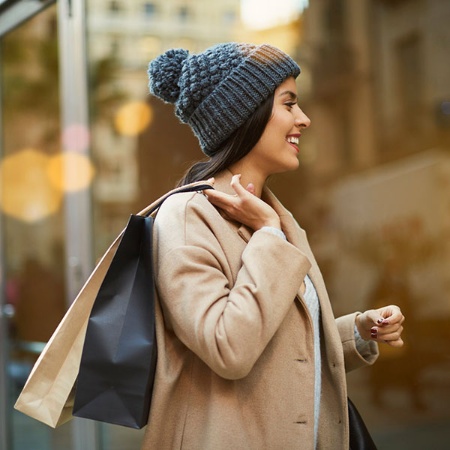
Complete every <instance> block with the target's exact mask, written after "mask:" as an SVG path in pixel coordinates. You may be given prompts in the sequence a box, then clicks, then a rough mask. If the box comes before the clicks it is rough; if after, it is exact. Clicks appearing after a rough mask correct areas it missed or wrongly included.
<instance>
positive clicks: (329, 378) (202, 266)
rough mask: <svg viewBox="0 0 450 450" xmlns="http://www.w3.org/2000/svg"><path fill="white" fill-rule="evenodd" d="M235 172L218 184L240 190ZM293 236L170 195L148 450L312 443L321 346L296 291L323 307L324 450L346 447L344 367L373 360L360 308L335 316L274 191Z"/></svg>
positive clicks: (158, 254) (158, 263)
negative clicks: (362, 336)
mask: <svg viewBox="0 0 450 450" xmlns="http://www.w3.org/2000/svg"><path fill="white" fill-rule="evenodd" d="M230 181H231V173H230V172H228V171H225V172H224V173H222V174H220V175H219V176H217V177H216V182H215V188H216V189H219V190H221V191H223V192H227V193H231V194H234V191H233V190H232V189H231V187H230V185H229V183H230ZM263 199H264V200H265V201H266V202H267V203H269V204H270V205H271V206H272V207H273V208H274V209H275V211H276V212H277V213H278V214H279V216H280V218H281V225H282V229H283V231H284V233H285V234H286V236H287V241H284V240H283V239H281V238H280V237H278V236H275V235H272V234H271V233H269V232H267V231H264V230H259V231H256V232H254V233H253V234H252V233H251V232H250V230H249V229H247V228H246V227H245V226H240V225H239V224H236V223H234V222H231V221H229V220H225V219H224V218H223V217H222V216H221V215H220V213H219V212H218V210H217V209H216V208H215V207H214V206H213V205H212V204H211V203H210V202H209V201H208V199H207V198H206V197H205V196H204V195H203V194H202V193H183V194H176V195H174V196H172V197H170V198H169V199H168V200H166V202H165V203H164V204H163V206H162V207H161V209H160V211H159V212H158V215H157V217H156V220H155V239H154V242H155V250H154V252H155V253H154V257H155V259H154V261H155V267H156V274H155V275H156V283H157V288H158V301H157V307H156V309H157V312H156V314H157V341H158V352H159V353H158V364H157V372H156V378H155V386H154V391H153V399H152V405H151V411H150V418H149V424H148V425H147V429H146V432H145V436H144V441H143V447H142V448H143V449H145V450H147V449H148V450H150V449H151V450H166V449H167V450H171V449H186V450H210V449H214V450H216V449H217V450H222V449H223V450H238V449H245V450H264V449H270V450H276V449H279V450H290V449H311V450H312V449H313V448H314V377H315V373H314V372H315V371H314V344H313V325H312V320H311V317H310V315H309V313H308V311H307V308H306V306H305V302H304V299H303V297H302V295H301V293H300V286H301V284H302V281H303V279H304V278H305V276H306V274H309V276H310V278H311V280H312V282H313V283H314V286H315V288H316V290H317V293H318V297H319V301H320V308H321V328H322V329H321V345H322V395H321V404H320V420H319V439H318V448H319V449H333V450H339V449H345V450H347V449H348V448H349V442H348V419H347V389H346V379H345V372H346V371H349V370H352V369H355V368H357V367H360V366H363V365H366V364H371V363H373V362H374V361H375V359H376V357H377V348H376V346H372V347H371V350H370V353H369V354H367V355H360V354H359V353H358V352H357V350H356V347H355V340H354V320H355V315H356V314H351V315H348V316H345V317H341V318H339V319H335V318H334V316H333V312H332V308H331V305H330V301H329V299H328V295H327V292H326V289H325V285H324V282H323V279H322V276H321V274H320V271H319V268H318V266H317V264H316V262H315V259H314V256H313V254H312V252H311V249H310V247H309V245H308V242H307V238H306V235H305V232H304V231H303V230H302V229H301V228H300V227H299V226H298V224H297V223H296V221H295V220H294V218H293V217H292V215H291V214H290V213H289V212H288V211H287V210H286V209H285V208H284V207H283V206H282V205H281V203H280V202H279V201H278V200H277V199H276V198H275V196H274V195H273V194H272V193H271V192H270V191H269V190H267V189H265V190H264V193H263Z"/></svg>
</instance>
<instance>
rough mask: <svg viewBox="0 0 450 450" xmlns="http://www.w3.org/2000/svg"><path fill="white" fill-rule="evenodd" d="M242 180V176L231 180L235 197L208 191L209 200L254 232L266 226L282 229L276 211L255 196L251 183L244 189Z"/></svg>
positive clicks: (236, 176)
mask: <svg viewBox="0 0 450 450" xmlns="http://www.w3.org/2000/svg"><path fill="white" fill-rule="evenodd" d="M240 178H241V176H240V175H233V177H232V179H231V183H230V184H231V187H232V188H233V189H234V191H235V192H236V194H235V195H228V194H225V193H223V192H219V191H216V190H209V189H208V190H207V191H205V192H206V194H207V196H208V200H209V201H210V202H211V203H212V204H213V205H215V206H217V207H218V208H220V209H221V210H222V211H223V212H224V213H225V214H226V216H227V217H229V218H230V219H232V220H235V221H236V222H239V223H242V224H244V225H247V226H248V227H249V228H251V229H252V230H254V231H256V230H259V229H260V228H262V227H264V226H270V227H276V228H281V225H280V217H279V216H278V214H277V213H276V212H275V211H274V209H273V208H271V207H270V206H269V205H268V204H267V203H266V202H264V201H263V200H261V199H260V198H258V197H256V196H255V195H254V192H255V191H254V186H253V185H252V184H251V183H250V184H249V185H248V186H247V189H244V187H243V186H242V185H241V183H240ZM209 181H213V180H209Z"/></svg>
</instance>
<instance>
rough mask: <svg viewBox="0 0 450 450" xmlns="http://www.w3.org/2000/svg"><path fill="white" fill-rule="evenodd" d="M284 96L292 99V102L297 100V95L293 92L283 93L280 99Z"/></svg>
mask: <svg viewBox="0 0 450 450" xmlns="http://www.w3.org/2000/svg"><path fill="white" fill-rule="evenodd" d="M283 95H288V96H289V98H290V99H291V100H297V94H295V93H294V92H292V91H284V92H281V94H280V95H279V97H283Z"/></svg>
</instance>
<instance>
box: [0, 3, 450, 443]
mask: <svg viewBox="0 0 450 450" xmlns="http://www.w3.org/2000/svg"><path fill="white" fill-rule="evenodd" d="M449 24H450V1H448V0H309V2H308V1H307V0H304V1H301V0H277V1H271V0H259V1H256V0H214V1H211V0H133V1H125V0H72V1H70V0H59V1H54V0H27V1H22V0H0V295H1V297H0V338H1V339H0V450H133V449H139V447H140V441H141V439H142V431H134V430H127V429H124V428H120V427H113V426H106V425H100V424H95V423H92V422H87V421H83V420H81V419H76V420H73V421H71V422H70V423H68V424H65V425H63V426H62V427H60V428H58V429H57V430H52V429H50V428H48V427H47V426H45V425H42V424H40V423H38V422H36V421H34V420H32V419H30V418H28V417H26V416H24V415H23V414H21V413H19V412H16V411H14V410H13V404H14V402H15V400H16V398H17V396H18V394H19V392H20V389H21V388H22V387H23V384H24V382H25V380H26V378H27V376H28V374H29V372H30V370H31V367H32V365H33V363H34V362H35V361H36V358H37V357H38V355H39V353H40V352H41V350H42V348H43V346H44V345H45V342H47V340H48V339H49V338H50V336H51V334H52V333H53V331H54V329H55V328H56V326H57V324H58V323H59V321H60V320H61V318H62V316H63V315H64V312H65V311H66V309H67V308H68V306H69V305H70V303H71V301H73V299H74V298H75V296H76V294H77V292H78V291H79V289H80V288H81V287H82V285H83V284H84V282H85V280H86V279H87V278H88V276H89V274H90V272H91V271H92V269H93V267H94V264H95V262H96V261H97V260H98V258H99V257H100V256H101V255H102V254H103V253H104V252H105V250H106V249H107V247H108V246H109V244H110V243H111V242H112V240H113V239H114V238H115V236H116V235H117V234H118V233H119V232H120V231H121V229H122V228H123V227H124V226H125V225H126V223H127V221H128V217H129V215H130V214H131V213H134V212H137V211H139V210H140V209H142V208H143V207H145V206H146V205H148V204H149V203H151V202H152V201H153V200H154V199H156V198H157V197H159V196H160V195H162V194H163V193H164V192H166V191H168V190H169V189H171V188H172V187H173V186H174V184H175V183H176V182H177V180H178V179H179V178H181V176H182V174H183V172H184V171H185V170H186V169H187V168H188V167H189V166H190V164H191V163H192V162H193V161H195V160H198V159H201V158H202V156H203V155H202V153H201V151H200V149H199V147H198V144H197V141H196V139H195V138H194V136H193V135H192V133H191V131H190V129H189V128H188V127H187V126H186V125H182V124H180V123H179V122H178V121H177V119H176V118H175V116H174V114H173V108H172V106H168V105H165V104H163V103H162V102H160V101H158V100H155V99H153V98H151V97H149V95H148V90H147V74H146V68H147V64H148V62H149V61H150V60H151V59H152V58H154V57H156V56H157V55H159V54H161V53H162V52H164V51H165V50H167V49H169V48H173V47H182V48H186V49H188V50H189V51H191V52H193V53H195V52H197V51H203V50H204V49H206V48H207V47H209V46H211V45H213V44H215V43H219V42H226V41H245V42H253V43H257V44H260V43H263V42H267V43H270V44H273V45H275V46H278V47H280V48H281V49H283V50H284V51H286V52H287V53H289V54H290V55H291V56H292V57H294V59H296V60H297V61H298V63H299V65H300V66H301V69H302V73H301V75H300V77H299V78H298V92H299V104H300V107H301V108H302V109H303V110H304V111H305V113H306V114H308V116H309V117H310V118H311V120H312V125H311V127H310V128H309V129H308V130H307V131H306V132H305V133H304V134H303V135H302V139H301V143H300V160H301V167H300V169H299V170H298V171H296V172H294V173H289V174H286V175H283V176H279V177H274V178H273V179H272V180H270V187H271V189H272V190H273V191H274V192H275V193H276V195H277V196H278V197H279V198H280V199H281V200H282V201H283V203H284V204H285V205H286V206H287V207H288V208H289V209H290V210H291V211H292V213H293V214H294V216H295V217H296V219H297V220H298V221H299V223H300V224H301V226H302V227H303V228H305V229H306V231H307V233H308V237H309V240H310V243H311V246H312V248H313V250H314V252H315V255H316V257H317V260H318V262H319V266H320V267H321V270H322V272H323V275H324V278H325V281H326V283H327V286H328V290H329V294H330V298H331V300H332V304H333V308H334V311H335V314H336V315H337V316H338V315H341V314H345V313H349V312H352V311H355V310H360V311H363V310H365V309H368V308H376V307H378V306H381V305H385V304H390V303H395V304H398V305H400V306H401V308H402V309H403V311H404V313H405V315H406V317H407V322H406V328H405V332H404V334H405V342H406V344H405V346H404V347H403V348H402V349H392V348H382V349H381V356H380V359H379V361H378V362H377V363H376V365H375V366H374V367H371V368H367V369H364V370H360V371H359V372H355V373H351V374H349V376H348V381H349V393H350V397H351V398H352V399H353V401H354V403H355V404H356V405H357V407H358V408H359V410H360V412H361V414H362V415H363V416H364V418H365V420H366V422H367V424H368V426H369V428H370V430H371V431H372V434H373V436H374V439H375V441H376V443H377V445H378V447H379V449H380V450H447V449H450V26H449ZM299 448H301V446H300V447H299ZM286 450H290V449H286ZM330 450H333V449H330Z"/></svg>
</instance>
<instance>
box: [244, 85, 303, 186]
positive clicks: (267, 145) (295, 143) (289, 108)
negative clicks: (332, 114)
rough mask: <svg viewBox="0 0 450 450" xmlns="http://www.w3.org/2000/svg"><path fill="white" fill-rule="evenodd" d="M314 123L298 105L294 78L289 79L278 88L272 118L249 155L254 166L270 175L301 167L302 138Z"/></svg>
mask: <svg viewBox="0 0 450 450" xmlns="http://www.w3.org/2000/svg"><path fill="white" fill-rule="evenodd" d="M310 124H311V121H310V120H309V118H308V116H306V114H304V113H303V111H302V110H301V109H300V107H299V106H298V104H297V87H296V84H295V80H294V78H293V77H291V78H288V79H286V80H285V81H284V82H283V83H281V84H280V86H278V88H277V89H276V90H275V93H274V100H273V109H272V117H271V118H270V120H269V122H268V123H267V125H266V128H265V130H264V132H263V134H262V136H261V138H260V140H259V141H258V142H257V144H256V145H255V147H253V149H252V150H251V151H250V153H249V154H248V155H247V156H248V157H249V159H251V163H252V165H253V166H254V168H256V169H257V170H258V171H261V173H262V174H263V175H264V176H266V177H268V176H269V175H273V174H275V173H282V172H287V171H291V170H295V169H297V167H298V165H299V161H298V154H299V139H300V136H301V133H302V131H303V130H304V129H305V128H307V127H309V125H310ZM249 162H250V161H249Z"/></svg>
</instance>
